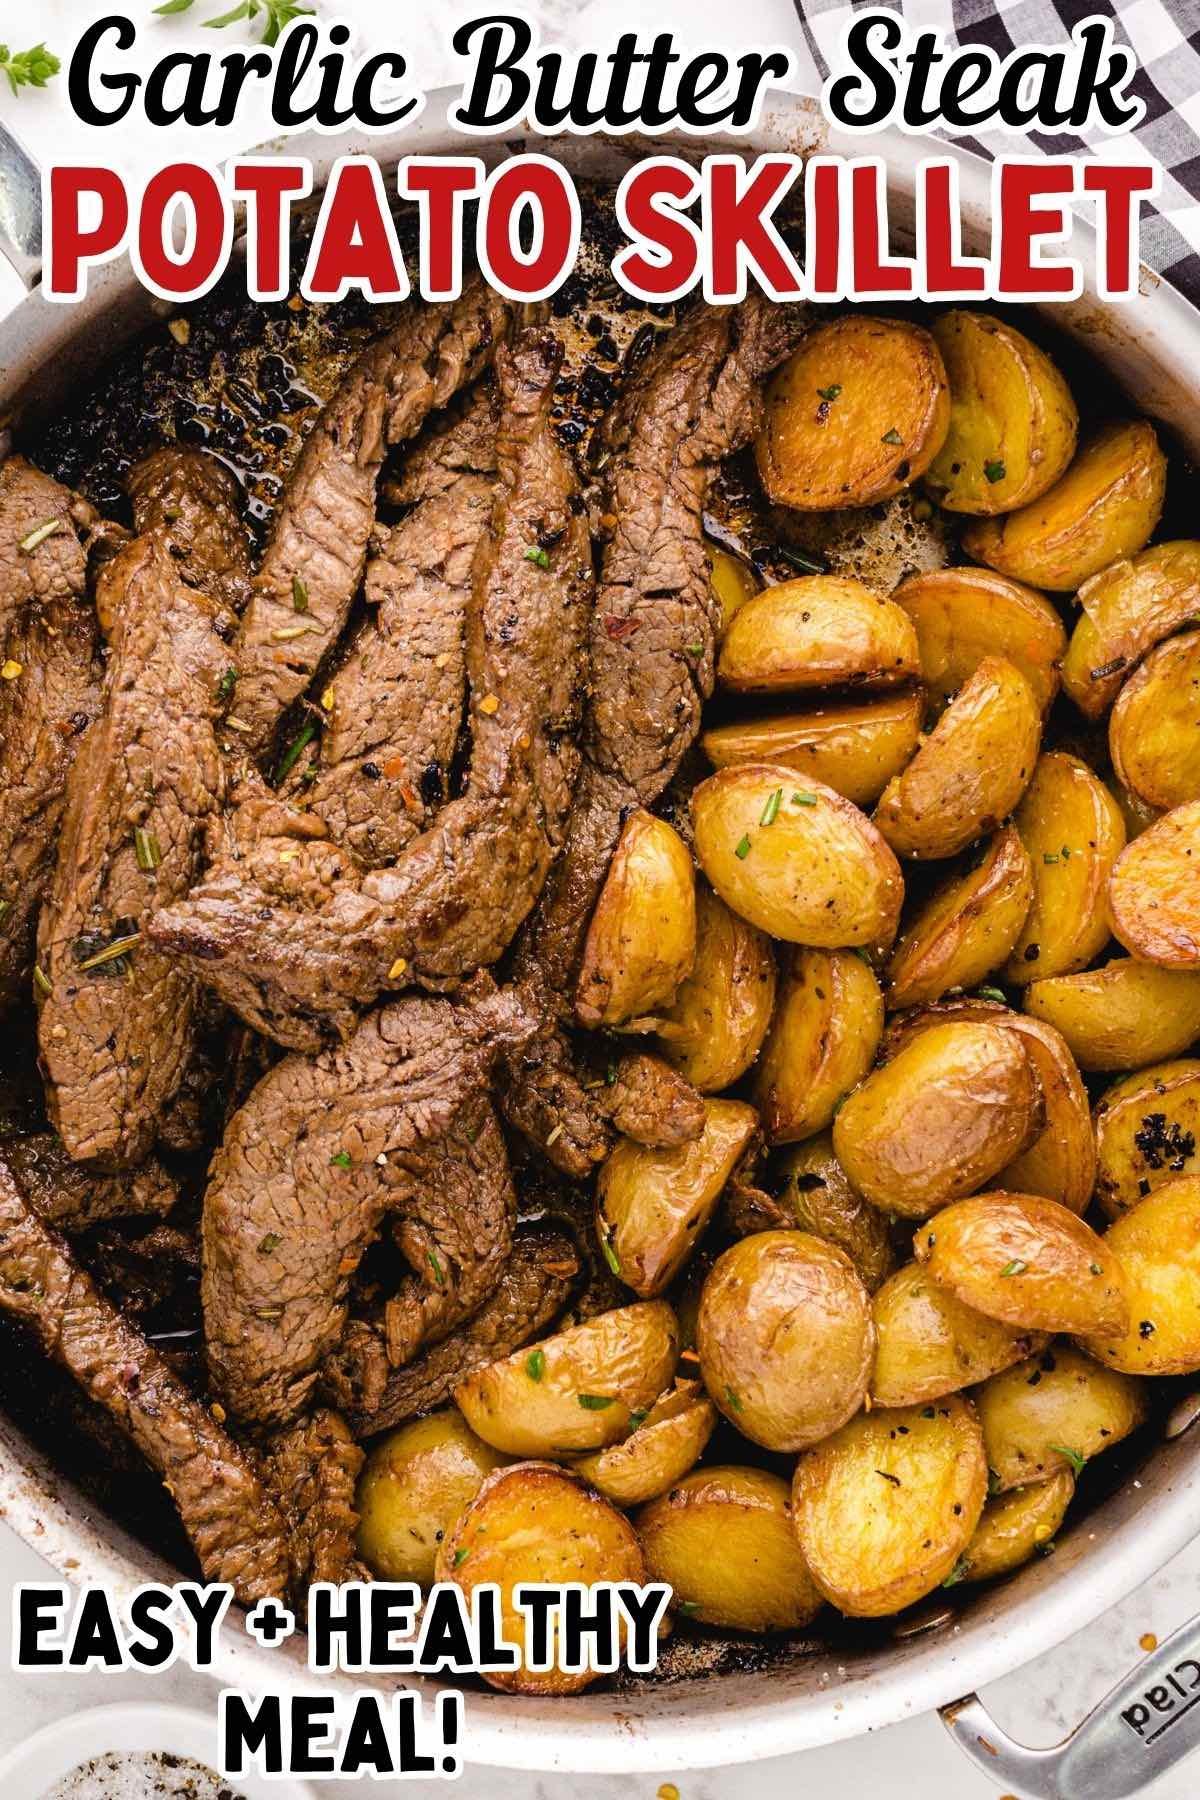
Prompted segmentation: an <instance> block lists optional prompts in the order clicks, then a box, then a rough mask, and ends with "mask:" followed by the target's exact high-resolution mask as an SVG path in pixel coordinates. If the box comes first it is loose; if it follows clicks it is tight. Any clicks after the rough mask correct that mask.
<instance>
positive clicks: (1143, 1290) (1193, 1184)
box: [1079, 1175, 1200, 1375]
mask: <svg viewBox="0 0 1200 1800" xmlns="http://www.w3.org/2000/svg"><path fill="white" fill-rule="evenodd" d="M1104 1243H1105V1247H1106V1248H1107V1249H1108V1251H1109V1252H1110V1254H1111V1255H1113V1256H1114V1257H1117V1258H1119V1259H1120V1263H1121V1267H1122V1268H1123V1269H1124V1271H1125V1280H1126V1285H1127V1287H1128V1289H1129V1318H1130V1323H1129V1330H1128V1331H1127V1332H1126V1334H1125V1336H1124V1337H1122V1338H1118V1339H1117V1340H1116V1341H1115V1342H1114V1341H1112V1340H1111V1339H1108V1338H1100V1337H1097V1336H1096V1335H1095V1334H1094V1333H1093V1334H1090V1335H1088V1336H1086V1337H1081V1338H1080V1340H1079V1341H1080V1343H1081V1344H1082V1345H1083V1348H1084V1349H1085V1350H1087V1351H1088V1352H1089V1353H1090V1354H1091V1355H1092V1356H1095V1357H1097V1358H1099V1359H1100V1360H1101V1361H1103V1362H1104V1363H1105V1364H1106V1365H1107V1366H1108V1367H1110V1368H1113V1369H1123V1370H1124V1371H1125V1372H1126V1373H1127V1374H1130V1375H1191V1374H1193V1373H1194V1372H1195V1370H1197V1369H1200V1175H1177V1176H1176V1177H1175V1179H1174V1181H1168V1182H1166V1183H1165V1184H1164V1185H1163V1186H1162V1187H1160V1188H1158V1189H1156V1190H1155V1192H1154V1193H1152V1194H1148V1195H1147V1196H1146V1198H1145V1199H1144V1200H1143V1201H1142V1202H1141V1204H1140V1205H1138V1206H1135V1207H1134V1209H1133V1211H1132V1212H1128V1213H1124V1214H1123V1215H1122V1217H1121V1218H1119V1219H1116V1220H1115V1221H1114V1222H1113V1223H1112V1224H1111V1225H1110V1226H1109V1228H1108V1230H1107V1231H1106V1232H1105V1234H1104Z"/></svg>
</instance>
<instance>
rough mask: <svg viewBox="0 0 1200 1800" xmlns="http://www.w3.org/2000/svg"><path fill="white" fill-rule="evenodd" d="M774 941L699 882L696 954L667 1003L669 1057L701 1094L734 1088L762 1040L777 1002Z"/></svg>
mask: <svg viewBox="0 0 1200 1800" xmlns="http://www.w3.org/2000/svg"><path fill="white" fill-rule="evenodd" d="M775 988H776V972H775V957H774V955H773V954H772V951H771V940H770V939H769V938H768V937H767V935H766V934H765V932H762V931H759V930H758V929H757V928H756V927H755V926H753V925H751V924H749V923H748V922H747V921H746V920H745V919H742V918H739V916H738V914H737V913H735V912H732V911H731V910H730V908H729V907H728V906H726V904H725V902H724V901H723V900H722V899H721V897H720V895H718V894H714V893H713V891H712V889H711V888H710V887H709V885H708V883H707V882H706V881H700V882H697V884H696V960H695V962H694V963H693V965H692V972H691V974H690V975H688V976H687V977H686V978H685V980H684V981H682V982H681V983H680V986H679V988H678V989H677V991H676V994H675V999H674V1001H673V1003H672V1004H671V1006H669V1007H667V1008H665V1009H662V1010H660V1012H659V1021H658V1032H659V1038H660V1041H661V1052H662V1055H663V1057H664V1058H665V1060H666V1061H667V1062H669V1063H670V1064H671V1066H672V1067H673V1068H675V1069H678V1071H679V1073H680V1074H681V1075H682V1076H684V1078H685V1079H686V1080H688V1081H690V1082H691V1084H692V1086H693V1087H694V1088H696V1089H698V1090H699V1092H700V1093H702V1094H713V1093H717V1092H719V1091H720V1089H721V1088H727V1087H729V1086H730V1085H731V1084H732V1083H733V1082H735V1081H737V1080H738V1079H739V1077H741V1076H742V1075H744V1074H745V1073H746V1070H747V1069H748V1068H749V1067H750V1065H751V1063H752V1062H753V1061H754V1059H755V1057H756V1056H757V1055H758V1053H759V1050H760V1049H761V1047H762V1041H763V1039H764V1038H765V1037H766V1035H767V1027H768V1026H769V1025H770V1023H771V1014H772V1012H773V1011H774V1008H775Z"/></svg>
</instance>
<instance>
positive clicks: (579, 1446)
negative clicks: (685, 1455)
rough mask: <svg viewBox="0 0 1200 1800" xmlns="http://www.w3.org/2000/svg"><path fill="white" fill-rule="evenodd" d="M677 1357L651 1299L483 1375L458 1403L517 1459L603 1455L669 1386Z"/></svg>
mask: <svg viewBox="0 0 1200 1800" xmlns="http://www.w3.org/2000/svg"><path fill="white" fill-rule="evenodd" d="M678 1355H679V1327H678V1325H677V1324H676V1321H675V1314H674V1313H673V1312H672V1311H671V1308H670V1307H669V1306H668V1305H667V1303H666V1301H665V1300H644V1301H641V1302H640V1303H639V1304H637V1305H635V1306H618V1307H615V1308H614V1309H613V1310H612V1311H611V1312H603V1313H597V1314H596V1316H595V1318H592V1319H588V1320H587V1321H586V1322H585V1323H584V1324H582V1325H572V1326H570V1327H569V1328H568V1329H567V1330H566V1331H558V1332H555V1334H554V1336H553V1337H548V1338H543V1340H542V1341H541V1343H540V1344H535V1345H534V1346H533V1348H532V1349H529V1348H526V1349H523V1350H517V1351H515V1352H514V1353H513V1355H512V1356H506V1357H504V1358H503V1359H502V1361H500V1362H494V1363H491V1364H489V1365H488V1367H486V1368H483V1369H476V1370H475V1372H474V1374H472V1375H468V1376H467V1377H466V1379H465V1380H463V1381H460V1382H459V1384H458V1386H457V1387H456V1388H455V1390H454V1399H455V1402H456V1404H457V1406H458V1408H459V1410H460V1411H461V1412H462V1414H463V1416H464V1417H465V1419H466V1421H467V1423H468V1424H469V1425H470V1426H471V1428H472V1430H473V1431H475V1432H476V1433H477V1434H478V1436H479V1437H481V1438H483V1440H484V1442H485V1443H488V1444H491V1445H493V1446H494V1447H495V1448H496V1449H497V1450H506V1451H507V1452H508V1453H509V1455H511V1456H542V1455H547V1454H558V1453H559V1452H562V1453H564V1454H566V1455H570V1454H571V1452H573V1451H586V1450H599V1449H602V1448H603V1447H604V1446H605V1445H607V1444H615V1443H616V1442H617V1440H618V1439H619V1438H623V1437H625V1436H626V1435H627V1434H628V1432H629V1427H630V1421H631V1419H632V1416H633V1414H634V1413H635V1412H645V1411H646V1409H647V1408H648V1407H650V1406H653V1404H654V1402H655V1400H656V1399H657V1398H658V1396H659V1394H661V1393H662V1391H663V1389H664V1388H667V1387H669V1386H670V1384H671V1377H672V1376H673V1375H674V1373H675V1360H676V1358H677V1356H678Z"/></svg>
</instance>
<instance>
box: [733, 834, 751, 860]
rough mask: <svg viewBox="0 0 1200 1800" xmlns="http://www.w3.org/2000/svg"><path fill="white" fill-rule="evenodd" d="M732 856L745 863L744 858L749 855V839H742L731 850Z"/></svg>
mask: <svg viewBox="0 0 1200 1800" xmlns="http://www.w3.org/2000/svg"><path fill="white" fill-rule="evenodd" d="M733 854H734V855H735V856H736V857H737V859H738V861H739V862H745V860H746V858H747V857H748V856H749V854H750V839H749V838H748V837H744V838H742V840H741V842H740V843H738V844H735V845H734V849H733Z"/></svg>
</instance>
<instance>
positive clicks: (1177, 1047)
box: [1025, 956, 1200, 1070]
mask: <svg viewBox="0 0 1200 1800" xmlns="http://www.w3.org/2000/svg"><path fill="white" fill-rule="evenodd" d="M1025 1005H1026V1007H1027V1009H1028V1010H1029V1012H1030V1013H1032V1014H1033V1016H1034V1017H1035V1018H1038V1019H1044V1020H1045V1021H1046V1022H1047V1023H1048V1024H1051V1025H1054V1026H1055V1027H1056V1028H1057V1029H1058V1030H1059V1031H1060V1032H1061V1033H1062V1035H1063V1037H1064V1038H1065V1039H1066V1041H1067V1043H1068V1044H1069V1045H1070V1047H1071V1054H1072V1055H1073V1056H1074V1058H1075V1060H1076V1062H1077V1063H1078V1064H1079V1066H1080V1068H1081V1069H1095V1070H1116V1069H1140V1068H1143V1067H1144V1066H1145V1065H1146V1064H1148V1063H1153V1062H1163V1061H1165V1060H1166V1058H1167V1057H1170V1056H1179V1055H1181V1054H1182V1053H1183V1051H1185V1050H1187V1049H1189V1048H1190V1046H1191V1045H1192V1044H1193V1043H1195V1041H1196V1039H1197V1037H1200V972H1198V971H1195V970H1191V969H1159V968H1156V967H1155V966H1154V964H1153V963H1144V962H1137V961H1135V960H1134V958H1133V957H1129V956H1121V957H1117V958H1116V959H1115V960H1114V961H1112V962H1108V963H1105V964H1104V967H1103V968H1100V969H1088V970H1087V971H1086V972H1085V973H1084V974H1082V975H1062V976H1059V977H1057V978H1056V979H1055V980H1053V981H1035V982H1033V983H1032V984H1031V985H1030V986H1029V987H1027V988H1026V990H1025Z"/></svg>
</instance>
